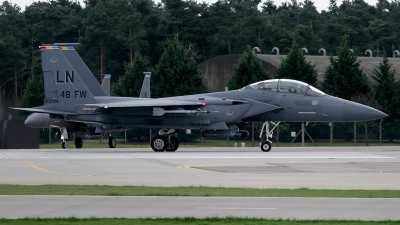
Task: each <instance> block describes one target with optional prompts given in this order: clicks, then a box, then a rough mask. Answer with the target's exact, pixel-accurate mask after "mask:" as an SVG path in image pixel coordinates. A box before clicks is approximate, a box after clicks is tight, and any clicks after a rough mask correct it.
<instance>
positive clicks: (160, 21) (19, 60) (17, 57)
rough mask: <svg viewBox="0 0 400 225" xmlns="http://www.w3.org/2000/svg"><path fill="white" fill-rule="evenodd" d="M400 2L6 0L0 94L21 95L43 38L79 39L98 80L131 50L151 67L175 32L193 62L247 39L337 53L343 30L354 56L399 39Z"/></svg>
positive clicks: (264, 49)
mask: <svg viewBox="0 0 400 225" xmlns="http://www.w3.org/2000/svg"><path fill="white" fill-rule="evenodd" d="M398 21H400V1H399V0H392V1H391V2H389V1H387V0H377V2H376V5H373V6H372V5H369V4H367V3H365V2H364V1H363V0H352V1H350V0H345V1H343V3H342V4H341V5H337V3H336V0H330V4H329V8H328V10H323V11H321V12H318V11H317V9H316V7H315V5H314V2H313V1H310V0H305V1H304V2H299V1H297V0H290V1H288V2H285V3H282V4H281V5H276V4H274V2H273V1H272V0H267V1H263V2H262V1H261V0H250V1H247V0H246V1H244V0H219V1H217V2H215V3H213V4H206V3H197V2H196V1H193V0H162V1H161V2H160V3H155V2H154V1H153V0H85V1H84V5H83V6H82V5H80V4H79V3H78V2H77V1H73V0H50V1H45V2H34V3H32V4H31V5H28V6H27V7H26V8H25V10H21V6H19V5H18V4H14V3H12V2H11V1H3V2H2V4H1V6H0V93H1V95H2V96H7V97H13V96H23V95H24V90H25V87H26V81H27V80H28V78H29V77H30V76H31V71H30V68H31V66H32V62H33V61H34V58H35V57H38V55H39V50H38V46H39V45H41V44H43V43H55V42H79V43H81V46H80V47H79V48H78V51H79V53H80V55H81V56H83V59H84V61H85V62H86V63H87V64H88V66H89V68H90V69H91V70H92V71H93V72H94V74H96V77H97V78H98V79H99V80H101V79H102V75H103V74H107V73H108V74H112V75H113V78H112V80H113V82H117V81H118V80H119V77H120V76H121V75H123V74H124V72H125V65H126V64H130V63H133V61H134V58H135V56H136V55H137V54H138V55H141V56H143V57H145V58H146V59H147V60H148V62H149V66H150V67H152V68H153V67H155V66H156V65H157V64H158V62H159V60H160V58H161V55H162V53H163V50H164V47H165V45H166V43H167V40H169V39H173V38H174V37H175V36H176V37H177V38H178V39H179V40H180V41H181V42H182V44H183V45H184V46H185V48H186V51H187V52H188V55H189V56H191V57H193V59H194V60H195V61H196V62H197V63H200V62H203V61H204V60H207V59H209V58H211V57H215V56H219V55H226V54H241V53H243V51H244V50H245V49H246V46H247V45H250V46H258V47H259V48H260V50H261V53H269V52H270V50H271V49H272V48H273V47H278V48H279V49H280V50H281V51H282V52H283V54H287V53H288V52H289V48H290V46H291V44H292V40H295V41H296V42H297V43H298V44H299V46H301V47H305V48H307V49H308V50H309V53H310V54H312V55H316V54H318V50H319V49H320V48H321V47H323V48H325V49H326V50H327V52H328V53H330V54H333V55H337V47H338V46H339V45H340V38H341V37H342V36H343V35H345V34H347V35H348V44H349V46H350V47H351V48H352V49H354V51H355V52H356V54H358V55H362V54H364V51H365V50H366V49H372V50H373V51H374V55H376V56H382V54H383V49H384V50H386V52H387V53H388V54H390V56H391V54H392V52H393V50H395V49H398V48H399V45H400V32H399V31H400V27H399V26H398V24H397V23H398Z"/></svg>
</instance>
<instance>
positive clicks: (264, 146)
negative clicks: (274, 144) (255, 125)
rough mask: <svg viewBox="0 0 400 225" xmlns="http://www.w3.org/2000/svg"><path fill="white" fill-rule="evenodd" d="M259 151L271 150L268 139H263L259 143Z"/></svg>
mask: <svg viewBox="0 0 400 225" xmlns="http://www.w3.org/2000/svg"><path fill="white" fill-rule="evenodd" d="M261 151H263V152H269V151H271V143H270V142H269V141H264V142H263V143H261Z"/></svg>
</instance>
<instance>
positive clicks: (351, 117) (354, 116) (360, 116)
mask: <svg viewBox="0 0 400 225" xmlns="http://www.w3.org/2000/svg"><path fill="white" fill-rule="evenodd" d="M343 107H344V108H343V117H344V120H345V121H351V122H359V121H370V120H378V119H383V118H385V117H387V116H388V115H387V114H386V113H383V112H381V111H379V110H377V109H374V108H372V107H369V106H366V105H363V104H359V103H356V102H351V101H346V103H344V105H343Z"/></svg>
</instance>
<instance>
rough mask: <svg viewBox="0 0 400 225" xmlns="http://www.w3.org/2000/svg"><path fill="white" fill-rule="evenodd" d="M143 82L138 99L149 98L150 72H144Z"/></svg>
mask: <svg viewBox="0 0 400 225" xmlns="http://www.w3.org/2000/svg"><path fill="white" fill-rule="evenodd" d="M144 74H145V76H144V80H143V85H142V90H141V91H140V96H139V98H151V96H150V77H151V72H144Z"/></svg>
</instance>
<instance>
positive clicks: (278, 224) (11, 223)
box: [0, 217, 400, 225]
mask: <svg viewBox="0 0 400 225" xmlns="http://www.w3.org/2000/svg"><path fill="white" fill-rule="evenodd" d="M399 223H400V221H390V220H387V221H358V220H282V219H277V220H271V219H252V218H233V217H227V218H205V219H197V218H192V217H185V218H157V219H152V218H146V219H123V218H112V219H101V218H88V219H77V218H56V219H28V218H26V219H16V220H10V219H0V224H2V225H3V224H7V225H22V224H23V225H30V224H35V225H42V224H55V225H59V224H60V225H64V224H74V225H80V224H85V225H92V224H96V225H103V224H104V225H109V224H113V225H114V224H118V225H125V224H142V225H158V224H162V225H170V224H171V225H172V224H173V225H175V224H177V225H180V224H183V225H186V224H191V225H192V224H193V225H206V224H213V225H225V224H241V225H263V224H268V225H307V224H312V225H333V224H339V225H340V224H346V225H359V224H362V225H391V224H399Z"/></svg>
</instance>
